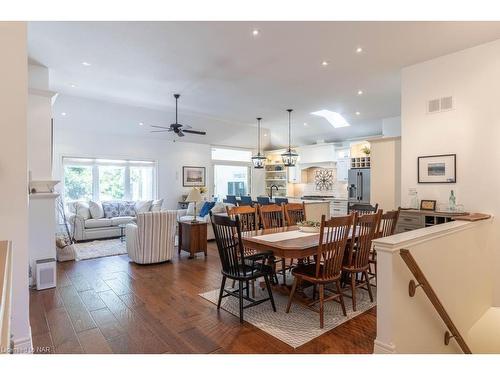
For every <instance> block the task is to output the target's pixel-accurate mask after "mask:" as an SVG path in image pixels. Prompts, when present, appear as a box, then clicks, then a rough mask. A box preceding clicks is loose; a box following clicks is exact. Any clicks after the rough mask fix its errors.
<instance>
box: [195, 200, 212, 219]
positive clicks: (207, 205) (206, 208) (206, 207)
mask: <svg viewBox="0 0 500 375" xmlns="http://www.w3.org/2000/svg"><path fill="white" fill-rule="evenodd" d="M214 206H215V202H205V204H203V207H202V208H201V210H200V213H199V214H198V216H200V217H204V216H206V215H208V213H209V212H210V210H211V209H212V208H214Z"/></svg>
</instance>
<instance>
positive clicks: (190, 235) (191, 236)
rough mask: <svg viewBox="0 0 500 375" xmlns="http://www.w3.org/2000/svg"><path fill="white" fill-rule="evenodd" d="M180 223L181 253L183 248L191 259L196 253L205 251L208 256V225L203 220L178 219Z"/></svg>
mask: <svg viewBox="0 0 500 375" xmlns="http://www.w3.org/2000/svg"><path fill="white" fill-rule="evenodd" d="M178 224H179V251H178V253H179V255H180V253H181V250H184V251H187V252H188V253H189V259H192V258H194V256H195V254H196V253H201V252H203V253H204V254H205V257H206V256H207V225H208V223H205V222H203V221H198V222H196V223H192V222H191V221H178Z"/></svg>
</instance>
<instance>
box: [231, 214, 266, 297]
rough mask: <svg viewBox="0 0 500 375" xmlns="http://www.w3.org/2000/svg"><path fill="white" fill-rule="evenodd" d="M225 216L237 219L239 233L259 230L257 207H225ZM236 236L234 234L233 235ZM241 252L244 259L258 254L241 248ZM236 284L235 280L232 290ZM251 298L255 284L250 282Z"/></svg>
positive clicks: (253, 294)
mask: <svg viewBox="0 0 500 375" xmlns="http://www.w3.org/2000/svg"><path fill="white" fill-rule="evenodd" d="M226 212H227V215H228V216H229V217H230V218H231V219H233V220H235V219H236V217H238V219H239V225H240V230H241V232H249V231H254V230H257V229H259V222H258V216H257V207H252V206H235V207H229V206H226ZM235 234H236V233H235ZM243 252H244V254H245V256H246V257H250V256H252V255H254V254H257V253H258V252H257V251H256V250H255V249H250V248H248V247H244V248H243ZM235 284H236V280H233V288H234V286H235ZM251 284H252V296H254V297H255V282H254V281H252V282H251Z"/></svg>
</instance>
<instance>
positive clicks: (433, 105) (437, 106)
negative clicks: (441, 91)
mask: <svg viewBox="0 0 500 375" xmlns="http://www.w3.org/2000/svg"><path fill="white" fill-rule="evenodd" d="M440 110H441V103H440V100H439V99H432V100H429V101H428V102H427V112H428V113H435V112H439V111H440Z"/></svg>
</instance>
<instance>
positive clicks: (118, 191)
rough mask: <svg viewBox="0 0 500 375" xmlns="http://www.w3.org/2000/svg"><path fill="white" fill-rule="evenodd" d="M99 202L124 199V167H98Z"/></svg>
mask: <svg viewBox="0 0 500 375" xmlns="http://www.w3.org/2000/svg"><path fill="white" fill-rule="evenodd" d="M98 168H99V200H101V201H112V200H122V199H123V198H125V167H115V166H106V165H99V166H98Z"/></svg>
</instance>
